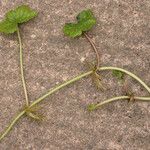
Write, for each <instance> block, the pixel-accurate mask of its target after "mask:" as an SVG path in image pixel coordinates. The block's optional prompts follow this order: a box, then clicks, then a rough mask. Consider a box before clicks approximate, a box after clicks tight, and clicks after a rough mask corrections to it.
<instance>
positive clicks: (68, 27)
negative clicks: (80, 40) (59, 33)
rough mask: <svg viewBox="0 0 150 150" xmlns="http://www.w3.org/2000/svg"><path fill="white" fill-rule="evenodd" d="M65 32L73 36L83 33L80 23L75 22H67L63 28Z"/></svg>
mask: <svg viewBox="0 0 150 150" xmlns="http://www.w3.org/2000/svg"><path fill="white" fill-rule="evenodd" d="M63 32H64V34H65V35H68V36H70V37H73V38H74V37H77V36H80V35H81V34H82V31H81V30H80V27H79V25H78V24H74V23H66V24H65V26H64V28H63Z"/></svg>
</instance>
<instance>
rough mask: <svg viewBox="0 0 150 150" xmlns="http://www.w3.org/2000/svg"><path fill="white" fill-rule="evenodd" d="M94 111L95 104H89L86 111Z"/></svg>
mask: <svg viewBox="0 0 150 150" xmlns="http://www.w3.org/2000/svg"><path fill="white" fill-rule="evenodd" d="M95 109H96V105H95V104H89V105H88V110H89V111H93V110H95Z"/></svg>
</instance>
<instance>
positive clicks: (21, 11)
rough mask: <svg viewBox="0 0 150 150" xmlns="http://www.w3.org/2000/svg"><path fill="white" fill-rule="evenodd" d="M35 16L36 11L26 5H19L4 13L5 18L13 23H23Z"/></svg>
mask: <svg viewBox="0 0 150 150" xmlns="http://www.w3.org/2000/svg"><path fill="white" fill-rule="evenodd" d="M36 16H37V12H36V11H34V10H32V9H31V8H30V7H29V6H27V5H21V6H19V7H17V8H16V9H14V10H11V11H9V12H8V13H6V18H7V19H8V20H9V21H10V22H13V23H16V24H18V23H24V22H27V21H29V20H30V19H32V18H34V17H36Z"/></svg>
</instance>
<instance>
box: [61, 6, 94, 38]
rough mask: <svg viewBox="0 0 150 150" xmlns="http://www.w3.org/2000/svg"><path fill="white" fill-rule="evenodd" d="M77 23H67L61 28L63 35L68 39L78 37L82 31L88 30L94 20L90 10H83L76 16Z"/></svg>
mask: <svg viewBox="0 0 150 150" xmlns="http://www.w3.org/2000/svg"><path fill="white" fill-rule="evenodd" d="M76 18H77V21H78V22H77V23H67V24H65V26H64V28H63V32H64V34H65V35H67V36H69V37H73V38H74V37H77V36H80V35H81V34H82V33H83V32H84V31H88V30H90V29H91V28H92V27H93V26H94V25H95V24H96V19H95V17H94V15H93V13H92V11H91V10H89V9H88V10H84V11H82V12H81V13H79V14H78V15H77V17H76Z"/></svg>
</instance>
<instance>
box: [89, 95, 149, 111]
mask: <svg viewBox="0 0 150 150" xmlns="http://www.w3.org/2000/svg"><path fill="white" fill-rule="evenodd" d="M127 99H130V96H118V97H113V98H110V99H107V100H105V101H104V102H101V103H98V104H90V105H89V110H90V111H93V110H95V109H97V108H99V107H101V106H103V105H106V104H108V103H111V102H115V101H118V100H127ZM134 99H135V100H139V101H150V97H136V96H135V97H134Z"/></svg>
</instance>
